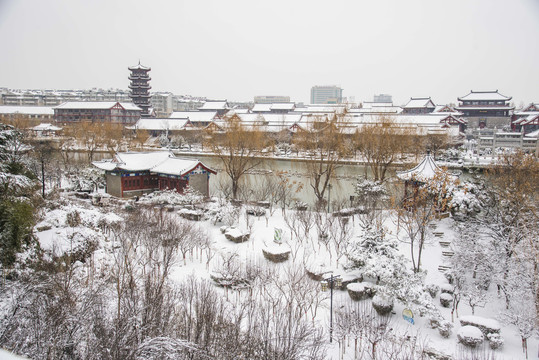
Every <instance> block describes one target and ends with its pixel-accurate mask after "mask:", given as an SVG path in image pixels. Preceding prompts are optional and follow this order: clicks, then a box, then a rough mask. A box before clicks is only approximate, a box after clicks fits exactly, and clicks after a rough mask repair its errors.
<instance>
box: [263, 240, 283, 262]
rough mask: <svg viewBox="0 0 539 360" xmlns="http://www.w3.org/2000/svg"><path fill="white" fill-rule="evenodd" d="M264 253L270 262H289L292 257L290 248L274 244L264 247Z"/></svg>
mask: <svg viewBox="0 0 539 360" xmlns="http://www.w3.org/2000/svg"><path fill="white" fill-rule="evenodd" d="M262 253H263V254H264V257H265V258H266V259H268V260H269V261H272V262H275V263H280V262H283V261H286V260H288V257H289V256H290V247H288V246H286V245H282V244H281V245H279V244H276V243H273V242H272V243H270V244H268V245H266V246H264V248H263V249H262Z"/></svg>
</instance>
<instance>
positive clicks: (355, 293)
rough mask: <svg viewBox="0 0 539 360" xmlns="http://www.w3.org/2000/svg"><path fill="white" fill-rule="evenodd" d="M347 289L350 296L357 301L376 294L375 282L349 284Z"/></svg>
mask: <svg viewBox="0 0 539 360" xmlns="http://www.w3.org/2000/svg"><path fill="white" fill-rule="evenodd" d="M346 290H348V295H350V298H351V299H352V300H356V301H358V300H364V299H367V298H372V297H373V296H374V295H375V294H376V288H375V286H374V284H371V283H368V282H364V283H351V284H348V285H347V286H346Z"/></svg>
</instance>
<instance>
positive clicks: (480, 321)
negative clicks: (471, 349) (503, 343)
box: [460, 315, 502, 336]
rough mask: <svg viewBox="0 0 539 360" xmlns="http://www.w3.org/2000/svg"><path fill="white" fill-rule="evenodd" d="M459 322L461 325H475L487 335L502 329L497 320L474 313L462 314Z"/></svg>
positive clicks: (497, 332)
mask: <svg viewBox="0 0 539 360" xmlns="http://www.w3.org/2000/svg"><path fill="white" fill-rule="evenodd" d="M460 324H461V325H462V326H465V325H472V326H475V327H476V328H478V329H479V330H481V332H482V333H483V334H484V335H485V336H488V335H489V334H499V333H500V331H501V329H502V328H501V326H500V323H499V322H498V321H496V320H494V319H488V318H484V317H481V316H474V315H468V316H462V317H461V318H460Z"/></svg>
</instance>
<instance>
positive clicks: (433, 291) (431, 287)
mask: <svg viewBox="0 0 539 360" xmlns="http://www.w3.org/2000/svg"><path fill="white" fill-rule="evenodd" d="M425 290H426V291H427V292H428V293H429V295H430V296H431V297H432V298H433V299H434V298H435V297H436V295H438V291H440V287H439V286H438V285H436V284H428V285H425Z"/></svg>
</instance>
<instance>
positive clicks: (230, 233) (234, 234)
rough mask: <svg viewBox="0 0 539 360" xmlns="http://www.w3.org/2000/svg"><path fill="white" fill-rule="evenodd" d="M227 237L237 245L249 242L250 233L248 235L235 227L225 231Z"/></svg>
mask: <svg viewBox="0 0 539 360" xmlns="http://www.w3.org/2000/svg"><path fill="white" fill-rule="evenodd" d="M225 237H226V238H227V239H228V240H230V241H232V242H235V243H242V242H245V241H247V240H249V237H251V234H250V233H248V232H247V233H246V232H243V231H241V230H240V229H237V228H235V227H229V228H227V229H226V230H225Z"/></svg>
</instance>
